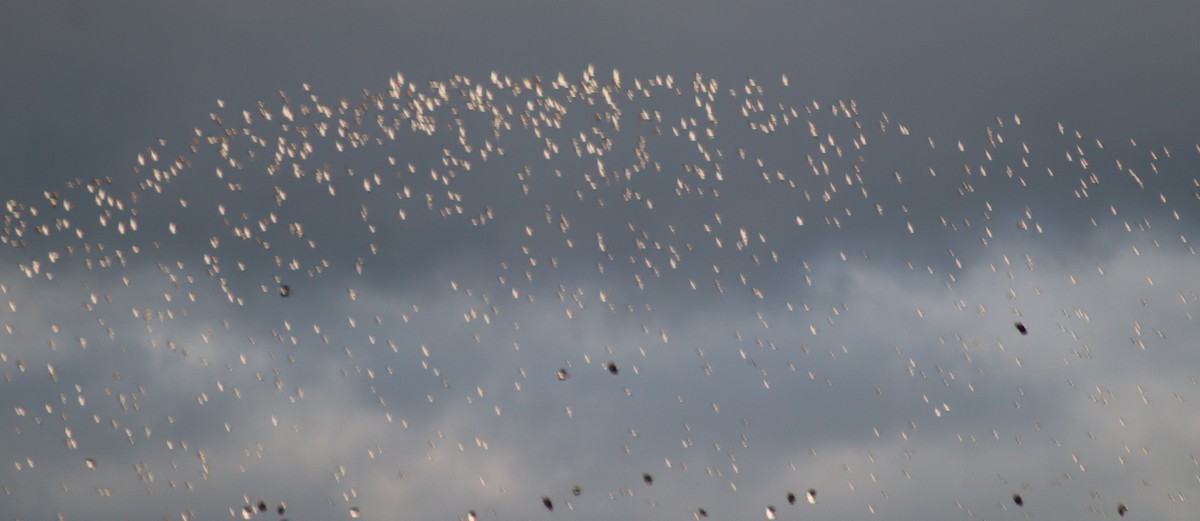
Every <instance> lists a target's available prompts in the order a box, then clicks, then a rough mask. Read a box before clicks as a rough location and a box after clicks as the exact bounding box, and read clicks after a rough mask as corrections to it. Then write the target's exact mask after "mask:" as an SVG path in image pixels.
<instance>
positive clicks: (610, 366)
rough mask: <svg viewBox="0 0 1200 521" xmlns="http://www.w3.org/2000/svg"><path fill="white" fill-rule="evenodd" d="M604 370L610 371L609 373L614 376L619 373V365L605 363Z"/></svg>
mask: <svg viewBox="0 0 1200 521" xmlns="http://www.w3.org/2000/svg"><path fill="white" fill-rule="evenodd" d="M604 368H605V369H608V372H610V373H612V374H617V373H618V372H619V370H618V369H617V364H616V363H614V362H605V364H604Z"/></svg>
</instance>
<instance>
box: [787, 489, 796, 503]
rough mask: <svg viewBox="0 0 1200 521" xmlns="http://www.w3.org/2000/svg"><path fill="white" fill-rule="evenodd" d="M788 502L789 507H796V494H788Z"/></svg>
mask: <svg viewBox="0 0 1200 521" xmlns="http://www.w3.org/2000/svg"><path fill="white" fill-rule="evenodd" d="M787 500H788V504H789V505H795V504H796V494H794V493H792V492H788V495H787Z"/></svg>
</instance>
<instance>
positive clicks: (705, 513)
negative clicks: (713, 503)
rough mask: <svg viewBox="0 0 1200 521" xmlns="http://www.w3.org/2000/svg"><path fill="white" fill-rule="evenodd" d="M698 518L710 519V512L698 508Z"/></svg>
mask: <svg viewBox="0 0 1200 521" xmlns="http://www.w3.org/2000/svg"><path fill="white" fill-rule="evenodd" d="M696 517H708V511H707V510H705V509H703V508H697V509H696Z"/></svg>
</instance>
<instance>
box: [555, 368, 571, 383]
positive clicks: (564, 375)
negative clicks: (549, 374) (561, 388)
mask: <svg viewBox="0 0 1200 521" xmlns="http://www.w3.org/2000/svg"><path fill="white" fill-rule="evenodd" d="M570 376H571V375H569V374H567V370H566V369H559V370H558V381H560V382H561V381H563V380H566V379H567V378H569V377H570Z"/></svg>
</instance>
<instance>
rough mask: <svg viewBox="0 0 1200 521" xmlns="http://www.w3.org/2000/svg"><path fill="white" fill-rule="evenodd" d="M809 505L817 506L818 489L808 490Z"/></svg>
mask: <svg viewBox="0 0 1200 521" xmlns="http://www.w3.org/2000/svg"><path fill="white" fill-rule="evenodd" d="M808 504H810V505H815V504H817V489H815V488H810V489H808Z"/></svg>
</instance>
